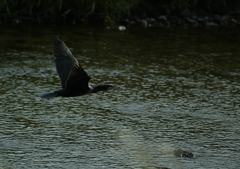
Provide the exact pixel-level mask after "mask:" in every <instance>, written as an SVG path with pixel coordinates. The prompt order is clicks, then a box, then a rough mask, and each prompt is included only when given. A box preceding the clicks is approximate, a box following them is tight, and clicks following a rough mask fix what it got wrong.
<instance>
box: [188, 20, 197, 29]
mask: <svg viewBox="0 0 240 169" xmlns="http://www.w3.org/2000/svg"><path fill="white" fill-rule="evenodd" d="M186 21H187V23H188V24H189V25H190V26H191V27H198V22H197V21H196V20H194V19H189V18H187V19H186Z"/></svg>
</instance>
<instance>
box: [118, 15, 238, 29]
mask: <svg viewBox="0 0 240 169" xmlns="http://www.w3.org/2000/svg"><path fill="white" fill-rule="evenodd" d="M122 23H123V24H129V25H136V24H138V25H141V26H143V27H194V28H195V27H207V28H212V27H221V26H225V27H228V26H230V27H235V26H240V16H237V17H233V16H230V15H224V16H220V15H213V16H198V15H186V16H167V15H160V16H158V17H155V18H150V17H149V18H144V19H142V18H141V19H140V18H130V19H125V20H123V21H122Z"/></svg>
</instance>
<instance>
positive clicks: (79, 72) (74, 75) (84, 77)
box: [65, 65, 91, 93]
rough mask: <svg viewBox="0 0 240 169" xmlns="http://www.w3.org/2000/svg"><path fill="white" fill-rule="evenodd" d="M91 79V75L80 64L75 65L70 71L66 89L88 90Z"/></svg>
mask: <svg viewBox="0 0 240 169" xmlns="http://www.w3.org/2000/svg"><path fill="white" fill-rule="evenodd" d="M90 79H91V77H90V76H88V74H87V73H86V72H85V71H84V70H83V68H82V67H81V66H80V65H75V66H74V67H73V68H72V70H71V72H70V73H69V76H68V79H67V81H66V86H65V90H72V91H73V90H75V91H78V92H80V93H81V92H82V93H85V92H88V90H89V85H88V82H89V80H90Z"/></svg>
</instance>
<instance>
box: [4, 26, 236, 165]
mask: <svg viewBox="0 0 240 169" xmlns="http://www.w3.org/2000/svg"><path fill="white" fill-rule="evenodd" d="M0 32H1V38H0V51H1V55H0V61H1V64H0V84H1V89H0V101H1V104H0V106H1V109H0V124H1V125H0V168H1V169H2V168H3V169H9V168H11V169H19V168H26V169H29V168H34V169H37V168H51V169H54V168H56V169H60V168H63V169H65V168H74V169H75V168H88V169H89V168H94V169H95V168H96V169H99V168H119V169H121V168H124V169H125V168H146V169H148V168H152V169H155V168H157V169H159V168H177V169H179V168H232V169H235V168H239V167H240V161H239V157H240V148H239V147H240V122H239V121H240V117H239V114H240V106H239V105H240V99H239V98H240V48H239V45H240V41H239V39H240V36H239V35H240V31H239V29H238V28H234V29H233V28H221V29H181V28H178V29H173V28H169V29H164V28H147V29H144V28H134V27H132V28H128V29H127V30H126V31H124V32H117V31H112V30H109V29H106V28H104V27H94V26H84V27H81V26H71V27H67V26H55V25H47V26H46V25H39V26H34V25H27V26H23V25H22V26H21V25H20V26H6V25H1V26H0ZM55 35H60V36H61V37H62V38H63V40H64V41H65V43H66V44H67V46H68V47H69V48H70V49H71V50H72V53H73V55H74V56H75V57H76V58H77V59H78V60H79V63H80V64H81V65H82V66H83V68H84V69H85V70H86V71H87V72H88V74H89V75H90V76H91V77H92V79H91V81H90V82H91V85H92V86H94V85H98V84H112V85H117V86H121V89H118V90H114V91H108V92H101V93H97V94H89V95H85V96H82V97H76V98H53V99H49V100H44V99H41V98H39V97H38V95H39V94H42V93H47V92H51V91H55V90H58V89H60V81H59V79H58V76H57V73H56V70H55V65H54V62H53V56H52V47H51V43H52V39H53V37H54V36H55ZM177 149H182V150H184V151H190V152H192V153H193V154H194V156H195V157H194V158H181V157H176V156H175V155H174V151H175V150H177Z"/></svg>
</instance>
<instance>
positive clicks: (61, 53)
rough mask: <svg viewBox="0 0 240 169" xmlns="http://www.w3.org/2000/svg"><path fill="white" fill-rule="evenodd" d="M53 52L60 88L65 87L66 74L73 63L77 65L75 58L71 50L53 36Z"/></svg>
mask: <svg viewBox="0 0 240 169" xmlns="http://www.w3.org/2000/svg"><path fill="white" fill-rule="evenodd" d="M53 54H54V56H55V64H56V68H57V72H58V75H59V77H60V79H61V84H62V88H65V83H66V80H67V78H68V75H69V73H70V71H71V70H72V68H73V67H74V66H75V65H78V61H77V59H76V58H75V57H74V56H73V55H72V53H71V51H70V50H69V49H68V47H67V46H66V45H65V43H64V42H63V41H62V39H60V38H58V37H55V38H54V39H53Z"/></svg>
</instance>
